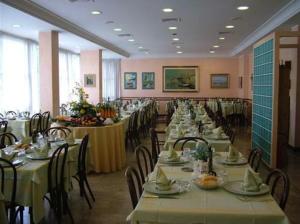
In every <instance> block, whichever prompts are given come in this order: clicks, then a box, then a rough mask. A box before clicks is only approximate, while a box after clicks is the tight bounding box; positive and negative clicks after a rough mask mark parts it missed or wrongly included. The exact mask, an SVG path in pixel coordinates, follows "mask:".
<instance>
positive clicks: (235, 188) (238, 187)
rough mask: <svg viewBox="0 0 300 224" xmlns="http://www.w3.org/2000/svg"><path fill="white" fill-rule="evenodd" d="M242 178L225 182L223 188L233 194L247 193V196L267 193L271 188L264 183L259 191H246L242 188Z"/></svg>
mask: <svg viewBox="0 0 300 224" xmlns="http://www.w3.org/2000/svg"><path fill="white" fill-rule="evenodd" d="M242 183H243V181H242V180H237V181H229V182H227V183H225V184H223V188H224V189H225V190H226V191H228V192H230V193H233V194H239V195H245V196H258V195H263V194H267V193H269V191H270V188H269V186H268V185H266V184H262V185H261V188H260V190H259V191H245V190H244V189H243V188H242Z"/></svg>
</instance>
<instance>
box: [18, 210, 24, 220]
mask: <svg viewBox="0 0 300 224" xmlns="http://www.w3.org/2000/svg"><path fill="white" fill-rule="evenodd" d="M19 211H20V224H23V223H24V216H23V212H24V207H23V206H20V207H19Z"/></svg>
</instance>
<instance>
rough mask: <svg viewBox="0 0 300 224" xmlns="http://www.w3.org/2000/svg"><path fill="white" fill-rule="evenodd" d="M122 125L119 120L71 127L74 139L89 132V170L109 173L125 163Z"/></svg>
mask: <svg viewBox="0 0 300 224" xmlns="http://www.w3.org/2000/svg"><path fill="white" fill-rule="evenodd" d="M124 126H125V125H124V122H123V121H120V122H118V123H116V124H113V125H108V126H100V127H71V129H72V133H73V137H74V138H75V139H76V138H83V137H84V136H85V135H86V134H89V144H88V146H89V149H88V150H89V151H88V168H89V170H91V171H94V172H96V173H110V172H114V171H117V170H121V169H122V168H123V167H124V166H125V165H126V152H125V127H124Z"/></svg>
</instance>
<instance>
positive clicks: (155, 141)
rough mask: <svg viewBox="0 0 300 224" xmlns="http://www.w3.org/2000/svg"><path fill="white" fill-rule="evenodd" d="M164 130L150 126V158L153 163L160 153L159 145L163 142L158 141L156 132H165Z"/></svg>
mask: <svg viewBox="0 0 300 224" xmlns="http://www.w3.org/2000/svg"><path fill="white" fill-rule="evenodd" d="M165 133H166V132H165V131H157V130H155V129H154V128H150V137H151V146H152V152H151V155H152V159H153V162H154V164H156V163H157V161H158V156H159V154H160V146H161V145H163V144H164V142H162V141H159V139H158V135H157V134H165Z"/></svg>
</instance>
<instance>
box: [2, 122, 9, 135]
mask: <svg viewBox="0 0 300 224" xmlns="http://www.w3.org/2000/svg"><path fill="white" fill-rule="evenodd" d="M7 125H8V122H7V121H5V120H0V133H4V132H6V130H7Z"/></svg>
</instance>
